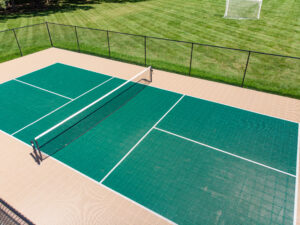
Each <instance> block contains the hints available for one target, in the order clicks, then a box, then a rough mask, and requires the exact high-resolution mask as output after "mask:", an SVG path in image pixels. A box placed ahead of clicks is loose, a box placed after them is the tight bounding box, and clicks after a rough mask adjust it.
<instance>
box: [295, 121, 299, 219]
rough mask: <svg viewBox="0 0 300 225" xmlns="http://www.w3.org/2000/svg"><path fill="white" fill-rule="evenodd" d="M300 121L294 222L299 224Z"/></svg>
mask: <svg viewBox="0 0 300 225" xmlns="http://www.w3.org/2000/svg"><path fill="white" fill-rule="evenodd" d="M299 154H300V123H299V124H298V150H297V166H296V187H295V203H294V222H293V225H296V224H297V209H298V191H299V190H298V188H299V169H300V168H299V160H300V158H299V157H300V156H299Z"/></svg>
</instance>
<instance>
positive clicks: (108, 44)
mask: <svg viewBox="0 0 300 225" xmlns="http://www.w3.org/2000/svg"><path fill="white" fill-rule="evenodd" d="M106 34H107V47H108V56H109V58H110V43H109V31H107V33H106Z"/></svg>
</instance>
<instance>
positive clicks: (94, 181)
mask: <svg viewBox="0 0 300 225" xmlns="http://www.w3.org/2000/svg"><path fill="white" fill-rule="evenodd" d="M0 132H2V133H3V134H5V135H8V136H9V137H12V138H13V139H15V140H17V141H19V142H21V143H22V144H24V145H26V146H28V147H30V148H32V146H31V145H29V144H27V143H25V142H23V141H21V140H19V139H18V138H16V137H14V136H12V135H10V134H8V133H6V132H5V131H2V130H0ZM43 154H45V155H47V154H46V153H44V152H43ZM51 159H52V160H54V161H56V162H58V163H59V164H60V165H62V166H64V167H67V168H68V169H70V170H72V171H74V172H75V173H78V174H80V175H81V176H83V177H85V178H87V179H88V180H90V181H92V182H93V183H95V184H97V185H99V186H101V187H104V188H105V189H107V190H109V191H111V192H113V193H115V194H117V195H118V196H120V197H122V198H125V199H126V200H128V201H130V202H132V203H133V204H135V205H137V206H139V207H141V208H143V209H145V210H146V211H148V212H150V213H152V214H154V215H156V216H158V217H159V218H162V219H164V220H166V221H167V222H169V223H170V224H176V223H174V222H173V221H171V220H169V219H168V218H166V217H164V216H162V215H160V214H158V213H157V212H154V211H152V210H151V209H149V208H147V207H145V206H143V205H141V204H140V203H138V202H136V201H134V200H132V199H130V198H128V197H126V196H125V195H122V194H121V193H119V192H117V191H115V190H113V189H111V188H110V187H107V186H106V185H104V184H102V183H99V182H98V181H96V180H94V179H93V178H90V177H89V176H87V175H85V174H84V173H81V172H79V171H78V170H76V169H74V168H73V167H71V166H69V165H67V164H65V163H63V162H61V161H59V160H58V159H56V158H54V157H51Z"/></svg>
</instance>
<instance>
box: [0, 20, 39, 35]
mask: <svg viewBox="0 0 300 225" xmlns="http://www.w3.org/2000/svg"><path fill="white" fill-rule="evenodd" d="M43 24H45V22H43V23H35V24H29V25H25V26H22V27H15V28H9V29H6V30H1V31H0V33H1V32H7V31H12V30H18V29H22V28H27V27H34V26H38V25H43Z"/></svg>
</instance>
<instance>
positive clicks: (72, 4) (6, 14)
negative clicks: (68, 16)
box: [0, 0, 147, 23]
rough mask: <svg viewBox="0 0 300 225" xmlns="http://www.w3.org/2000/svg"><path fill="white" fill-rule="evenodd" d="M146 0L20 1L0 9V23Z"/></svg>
mask: <svg viewBox="0 0 300 225" xmlns="http://www.w3.org/2000/svg"><path fill="white" fill-rule="evenodd" d="M142 1H147V0H64V1H56V0H54V1H52V2H51V3H50V4H48V5H46V4H40V5H35V4H33V3H32V2H29V0H28V2H25V1H24V2H22V4H17V5H15V8H14V9H12V8H10V9H7V10H5V11H4V10H1V9H0V23H3V22H5V21H7V20H8V19H16V18H20V17H25V18H26V17H35V16H40V17H43V16H49V15H50V14H54V13H57V12H60V13H64V12H70V11H75V10H78V9H80V10H90V9H93V8H94V7H93V4H102V3H118V4H121V3H126V2H129V3H134V2H142Z"/></svg>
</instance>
